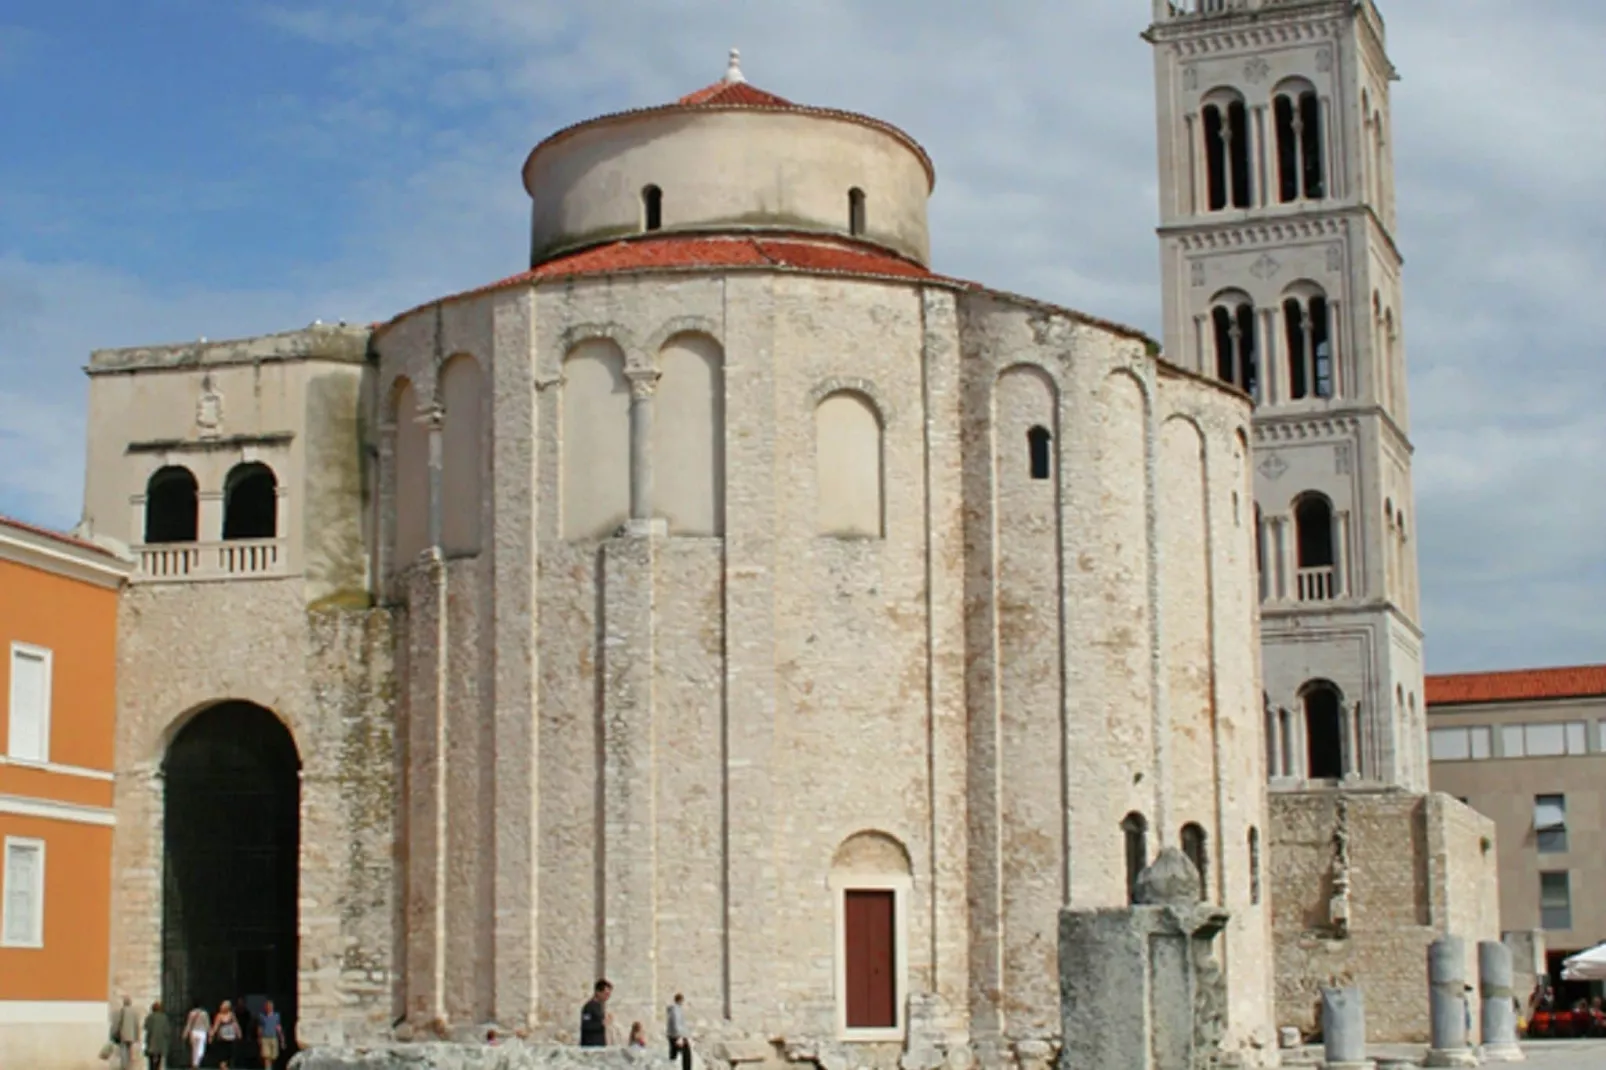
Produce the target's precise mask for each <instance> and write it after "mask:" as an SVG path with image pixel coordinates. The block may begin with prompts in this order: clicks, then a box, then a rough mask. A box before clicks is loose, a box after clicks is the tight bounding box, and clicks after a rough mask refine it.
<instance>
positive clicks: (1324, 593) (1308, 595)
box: [1294, 494, 1338, 602]
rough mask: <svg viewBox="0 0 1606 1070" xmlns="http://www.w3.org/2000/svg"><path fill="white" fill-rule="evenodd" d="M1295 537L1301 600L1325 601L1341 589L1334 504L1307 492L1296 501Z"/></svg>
mask: <svg viewBox="0 0 1606 1070" xmlns="http://www.w3.org/2000/svg"><path fill="white" fill-rule="evenodd" d="M1294 540H1295V551H1296V555H1297V558H1298V560H1297V565H1298V569H1299V575H1298V579H1299V600H1300V601H1301V602H1325V601H1327V600H1328V599H1330V598H1334V597H1336V596H1337V593H1338V581H1337V565H1338V559H1337V555H1336V554H1335V553H1334V546H1333V541H1334V540H1333V505H1332V503H1331V502H1329V501H1328V500H1327V499H1326V498H1325V497H1323V496H1322V495H1320V494H1307V495H1305V496H1304V497H1302V498H1300V499H1299V501H1298V502H1297V503H1296V504H1295V505H1294Z"/></svg>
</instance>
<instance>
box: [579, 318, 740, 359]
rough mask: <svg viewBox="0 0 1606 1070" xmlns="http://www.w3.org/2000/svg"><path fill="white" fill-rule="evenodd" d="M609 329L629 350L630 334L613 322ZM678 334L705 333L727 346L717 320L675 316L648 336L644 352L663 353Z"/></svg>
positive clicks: (717, 342)
mask: <svg viewBox="0 0 1606 1070" xmlns="http://www.w3.org/2000/svg"><path fill="white" fill-rule="evenodd" d="M607 329H608V330H609V332H610V335H609V337H615V338H616V339H617V340H619V344H620V346H621V347H622V348H623V349H625V350H626V352H629V350H630V346H629V344H628V337H629V336H628V335H625V334H623V333H622V330H623V329H622V328H617V327H614V326H613V325H611V324H610V325H607ZM677 334H705V335H707V336H708V337H709V338H710V339H712V340H713V342H714V344H715V345H717V346H719V347H720V348H721V349H723V348H724V346H725V334H724V332H723V331H721V330H720V327H719V323H718V322H717V321H715V320H713V319H711V318H710V317H708V316H696V315H692V316H675V317H673V318H671V319H668V320H665V321H664V322H663V323H662V324H661V325H659V327H658V329H657V330H656V331H654V332H652V334H651V335H649V336H648V338H647V341H646V343H645V344H643V345H642V347H641V349H642V352H644V353H661V352H662V351H663V348H664V346H666V345H668V344H669V341H670V339H672V338H674V337H675V336H676V335H677ZM579 341H584V339H578V340H577V341H576V344H578V342H579Z"/></svg>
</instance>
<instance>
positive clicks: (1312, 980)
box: [1268, 790, 1499, 1043]
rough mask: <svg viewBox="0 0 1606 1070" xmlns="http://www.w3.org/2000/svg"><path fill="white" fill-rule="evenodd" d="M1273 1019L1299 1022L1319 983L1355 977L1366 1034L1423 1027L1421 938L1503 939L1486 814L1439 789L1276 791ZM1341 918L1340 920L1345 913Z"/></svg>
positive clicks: (1313, 1021)
mask: <svg viewBox="0 0 1606 1070" xmlns="http://www.w3.org/2000/svg"><path fill="white" fill-rule="evenodd" d="M1271 815H1272V822H1271V825H1272V837H1271V843H1270V847H1269V859H1268V864H1269V866H1270V870H1271V885H1272V886H1271V894H1272V904H1273V926H1274V931H1275V935H1276V954H1277V1023H1278V1024H1279V1025H1292V1026H1297V1027H1299V1028H1300V1029H1301V1030H1302V1031H1304V1032H1306V1033H1307V1034H1309V1033H1312V1032H1314V1031H1315V1030H1316V1029H1317V1028H1318V1027H1319V1023H1320V999H1321V993H1320V989H1321V988H1322V987H1323V986H1326V985H1358V986H1360V987H1361V988H1362V989H1363V990H1364V991H1365V994H1366V1020H1367V1029H1368V1032H1369V1033H1370V1034H1371V1036H1370V1039H1371V1040H1372V1041H1373V1042H1374V1043H1385V1042H1407V1041H1409V1042H1422V1041H1425V1040H1427V1038H1428V991H1427V946H1428V944H1429V943H1431V942H1432V941H1433V939H1434V938H1435V937H1436V936H1438V935H1440V934H1443V933H1453V934H1454V935H1457V936H1460V937H1462V938H1463V939H1464V940H1465V941H1466V942H1467V946H1468V948H1469V949H1470V950H1469V951H1468V963H1467V969H1468V971H1469V972H1468V973H1467V976H1468V977H1476V976H1477V942H1478V941H1479V940H1496V939H1499V920H1498V919H1499V910H1498V890H1497V881H1496V868H1495V861H1496V860H1495V851H1494V837H1493V828H1492V825H1491V824H1490V822H1489V821H1488V820H1487V819H1485V818H1483V817H1481V816H1480V815H1478V814H1477V813H1476V812H1474V811H1472V810H1471V809H1469V808H1468V807H1466V806H1463V805H1462V804H1460V803H1459V802H1457V801H1455V800H1454V799H1451V798H1449V797H1448V796H1445V795H1417V794H1413V793H1410V792H1404V791H1390V790H1378V791H1346V792H1342V793H1340V792H1336V791H1329V792H1308V793H1282V792H1279V793H1274V794H1273V795H1272V798H1271ZM1346 918H1347V920H1344V919H1346Z"/></svg>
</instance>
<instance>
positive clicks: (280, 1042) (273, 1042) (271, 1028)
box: [257, 999, 284, 1070]
mask: <svg viewBox="0 0 1606 1070" xmlns="http://www.w3.org/2000/svg"><path fill="white" fill-rule="evenodd" d="M257 1050H258V1051H260V1052H261V1053H262V1065H263V1067H264V1068H266V1070H272V1068H273V1065H274V1064H275V1063H277V1062H278V1061H279V1053H280V1052H281V1051H283V1050H284V1026H283V1025H282V1024H280V1022H279V1012H278V1011H276V1010H274V1009H273V1000H271V999H270V1000H268V1001H266V1002H265V1003H263V1004H262V1014H261V1016H259V1017H258V1018H257Z"/></svg>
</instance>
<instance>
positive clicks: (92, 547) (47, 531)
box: [0, 516, 118, 561]
mask: <svg viewBox="0 0 1606 1070" xmlns="http://www.w3.org/2000/svg"><path fill="white" fill-rule="evenodd" d="M0 528H15V529H16V530H18V531H25V532H27V533H29V534H30V535H39V536H42V537H43V538H46V539H50V540H52V541H54V542H59V543H62V544H63V545H66V546H73V547H76V548H78V549H80V550H88V551H90V552H91V553H97V554H101V555H102V556H104V557H109V558H111V559H112V560H114V561H115V560H117V559H118V558H117V555H116V554H114V553H113V552H112V551H110V550H108V549H106V547H104V546H100V545H97V544H95V543H92V542H87V541H85V540H83V539H80V538H78V537H76V536H74V535H68V534H67V533H66V532H64V531H56V530H54V529H52V528H42V527H38V526H37V525H34V524H28V523H24V522H23V521H21V520H17V519H15V518H13V517H9V516H0Z"/></svg>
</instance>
